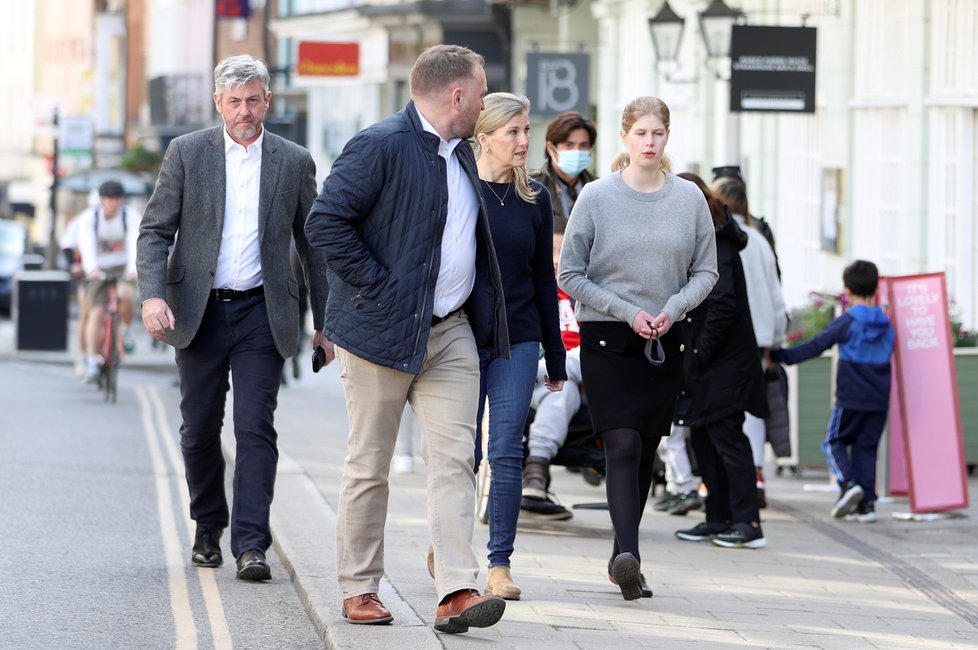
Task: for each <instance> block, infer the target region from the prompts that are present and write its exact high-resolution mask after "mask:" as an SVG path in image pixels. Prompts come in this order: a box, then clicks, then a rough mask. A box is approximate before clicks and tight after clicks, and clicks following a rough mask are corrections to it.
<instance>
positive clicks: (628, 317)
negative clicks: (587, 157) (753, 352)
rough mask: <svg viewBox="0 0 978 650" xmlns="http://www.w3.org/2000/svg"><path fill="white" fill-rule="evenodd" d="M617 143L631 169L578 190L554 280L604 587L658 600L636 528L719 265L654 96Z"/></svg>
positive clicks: (641, 103)
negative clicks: (697, 320) (602, 486)
mask: <svg viewBox="0 0 978 650" xmlns="http://www.w3.org/2000/svg"><path fill="white" fill-rule="evenodd" d="M620 137H621V141H622V143H623V144H624V145H625V147H626V149H627V151H628V154H627V164H624V165H623V168H622V169H621V171H620V172H618V173H614V174H611V175H610V176H606V177H604V178H602V179H599V180H596V181H594V182H592V183H589V184H588V185H586V186H585V187H584V189H583V190H582V191H581V194H580V196H579V197H578V199H577V203H575V205H574V209H573V211H572V212H571V216H570V219H569V221H568V224H567V230H566V233H565V235H564V244H563V247H562V249H561V253H560V264H559V267H558V277H557V282H558V284H559V286H560V288H561V289H563V290H564V291H566V292H567V293H568V294H569V295H570V296H572V297H573V298H575V299H576V300H577V318H578V320H579V321H580V324H581V325H580V326H581V371H582V374H583V379H584V390H585V393H586V395H587V399H588V404H589V406H590V408H591V419H592V424H593V426H594V429H595V431H597V432H599V433H600V434H601V435H602V439H603V441H604V448H605V455H606V460H607V482H606V485H607V494H608V507H609V510H610V513H611V521H612V524H613V526H614V530H615V540H614V545H613V549H612V554H611V559H610V560H609V564H608V573H609V578H610V579H611V581H612V582H614V583H616V584H617V585H618V586H619V588H620V589H621V593H622V596H623V597H624V598H625V599H626V600H632V599H635V598H639V597H642V596H651V595H652V592H651V590H650V589H649V587H648V585H647V583H646V581H645V578H644V576H643V575H642V573H641V554H640V553H639V549H638V529H639V524H640V523H641V519H642V512H643V511H644V509H645V503H646V500H647V499H648V495H649V490H650V489H651V487H652V461H653V458H654V455H655V450H656V447H657V446H658V444H659V440H660V438H661V437H662V436H667V435H669V430H670V426H671V423H672V415H673V409H674V406H675V403H676V397H677V395H678V393H679V389H680V385H681V382H682V371H683V370H682V369H683V359H682V355H683V354H684V353H685V352H686V350H685V348H686V346H685V341H686V337H685V333H684V328H683V324H682V319H683V318H684V317H685V314H686V312H687V311H689V310H691V309H693V308H694V307H696V306H697V305H698V304H699V303H700V302H701V301H702V300H703V299H704V298H705V297H706V296H707V295H708V294H709V293H710V289H712V288H713V285H714V284H715V283H716V280H717V265H716V241H715V237H714V228H713V222H712V220H711V218H710V212H709V208H708V207H707V204H706V200H705V199H704V197H703V194H702V192H700V190H699V189H698V188H697V187H696V186H695V185H693V184H692V183H690V182H688V181H685V180H683V179H680V178H678V177H676V176H674V175H673V174H671V173H668V171H667V170H668V163H667V161H666V159H665V158H664V150H665V147H666V143H667V142H668V140H669V109H668V107H667V106H666V104H665V103H664V102H663V101H662V100H660V99H657V98H655V97H639V98H637V99H635V100H633V101H632V102H630V103H629V104H628V106H626V107H625V110H624V112H623V113H622V120H621V132H620ZM663 357H664V359H663Z"/></svg>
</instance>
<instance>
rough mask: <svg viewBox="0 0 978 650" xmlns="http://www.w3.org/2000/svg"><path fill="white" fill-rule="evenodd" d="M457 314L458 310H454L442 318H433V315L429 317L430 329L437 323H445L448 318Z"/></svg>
mask: <svg viewBox="0 0 978 650" xmlns="http://www.w3.org/2000/svg"><path fill="white" fill-rule="evenodd" d="M458 312H459V310H458V309H456V310H455V311H450V312H448V313H447V314H445V315H444V316H434V315H433V316H432V317H431V326H432V327H434V326H435V325H437V324H438V323H444V322H445V321H447V320H448V319H449V318H451V317H452V316H454V315H455V314H457V313H458Z"/></svg>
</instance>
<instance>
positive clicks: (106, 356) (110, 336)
mask: <svg viewBox="0 0 978 650" xmlns="http://www.w3.org/2000/svg"><path fill="white" fill-rule="evenodd" d="M120 279H121V278H120V276H118V275H107V276H106V277H105V280H104V283H105V290H106V294H107V301H106V309H105V314H104V315H103V316H102V337H101V341H100V343H99V354H100V356H101V357H102V361H101V363H100V364H99V375H98V387H99V390H101V391H104V392H105V401H106V402H112V403H113V404H115V401H116V395H117V393H118V385H119V365H120V363H121V362H122V356H123V349H122V347H121V341H122V340H121V337H120V336H119V318H120V317H119V295H118V291H117V285H118V282H119V280H120Z"/></svg>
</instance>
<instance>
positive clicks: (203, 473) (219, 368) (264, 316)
mask: <svg viewBox="0 0 978 650" xmlns="http://www.w3.org/2000/svg"><path fill="white" fill-rule="evenodd" d="M176 358H177V366H178V367H179V369H180V398H181V399H180V413H181V415H182V416H183V424H182V426H181V427H180V447H181V449H182V450H183V461H184V465H185V466H186V471H187V486H188V487H189V488H190V517H191V518H192V519H193V520H194V521H196V522H197V524H198V525H199V526H202V527H206V528H225V527H227V525H228V523H229V517H228V504H227V496H226V495H225V491H224V456H223V454H222V453H221V428H222V426H223V422H224V408H225V403H226V401H227V393H228V390H229V389H230V386H231V383H229V381H228V372H229V371H230V377H231V382H232V383H233V386H234V437H235V441H236V452H235V470H234V481H233V489H234V504H233V506H232V510H231V516H230V524H231V552H232V553H233V554H234V556H235V557H238V556H239V555H241V554H242V553H243V552H245V551H248V550H250V549H258V550H260V551H265V550H267V549H268V547H269V546H270V545H271V543H272V533H271V529H270V527H269V523H268V514H269V509H270V508H271V504H272V495H273V493H274V487H275V469H276V465H277V463H278V448H277V446H276V439H277V434H276V433H275V426H274V414H275V407H276V405H277V404H278V390H279V384H280V382H281V378H282V367H283V366H284V365H285V360H284V359H283V358H282V357H281V355H279V353H278V350H277V349H276V348H275V343H274V341H273V340H272V332H271V329H270V328H269V325H268V312H267V310H266V308H265V298H264V296H262V295H257V296H251V297H249V298H243V299H241V300H233V301H229V302H217V301H210V302H208V303H207V309H206V310H205V311H204V317H203V320H202V321H201V323H200V329H199V330H198V331H197V335H196V336H195V337H194V340H193V341H192V342H191V343H190V345H189V346H187V348H185V349H183V350H177V352H176Z"/></svg>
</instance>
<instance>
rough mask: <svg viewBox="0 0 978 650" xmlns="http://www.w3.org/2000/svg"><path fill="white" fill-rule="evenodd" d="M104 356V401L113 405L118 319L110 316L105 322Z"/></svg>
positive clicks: (117, 370)
mask: <svg viewBox="0 0 978 650" xmlns="http://www.w3.org/2000/svg"><path fill="white" fill-rule="evenodd" d="M106 326H107V330H108V331H107V332H106V334H105V339H106V346H105V347H106V356H105V362H104V374H105V401H106V402H112V403H113V404H115V399H116V392H117V389H118V381H119V341H118V336H119V317H118V316H116V315H115V314H112V317H111V319H108V322H106Z"/></svg>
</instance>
